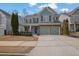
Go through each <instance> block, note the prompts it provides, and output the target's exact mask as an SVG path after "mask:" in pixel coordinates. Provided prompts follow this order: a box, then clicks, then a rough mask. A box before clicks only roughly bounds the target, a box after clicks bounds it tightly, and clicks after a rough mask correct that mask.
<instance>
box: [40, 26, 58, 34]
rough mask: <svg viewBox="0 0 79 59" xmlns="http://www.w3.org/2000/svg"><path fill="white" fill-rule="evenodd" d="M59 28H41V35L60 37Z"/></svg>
mask: <svg viewBox="0 0 79 59" xmlns="http://www.w3.org/2000/svg"><path fill="white" fill-rule="evenodd" d="M59 31H60V30H59V27H40V35H59Z"/></svg>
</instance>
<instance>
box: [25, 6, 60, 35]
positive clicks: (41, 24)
mask: <svg viewBox="0 0 79 59" xmlns="http://www.w3.org/2000/svg"><path fill="white" fill-rule="evenodd" d="M58 19H59V14H57V12H56V11H54V10H53V9H51V8H50V7H45V8H44V9H43V10H41V11H40V12H39V13H36V14H33V15H28V16H26V19H25V21H26V24H25V26H27V27H28V30H29V31H31V32H32V34H40V35H44V34H45V35H46V34H50V35H52V34H53V35H59V34H60V27H61V23H60V21H59V20H58Z"/></svg>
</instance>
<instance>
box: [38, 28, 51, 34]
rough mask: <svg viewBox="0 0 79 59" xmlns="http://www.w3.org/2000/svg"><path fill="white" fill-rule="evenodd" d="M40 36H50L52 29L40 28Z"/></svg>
mask: <svg viewBox="0 0 79 59" xmlns="http://www.w3.org/2000/svg"><path fill="white" fill-rule="evenodd" d="M40 34H41V35H49V34H50V28H49V27H40Z"/></svg>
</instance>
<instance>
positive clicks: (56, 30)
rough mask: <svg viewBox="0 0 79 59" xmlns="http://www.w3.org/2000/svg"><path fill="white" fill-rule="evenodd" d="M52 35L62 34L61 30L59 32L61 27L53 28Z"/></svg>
mask: <svg viewBox="0 0 79 59" xmlns="http://www.w3.org/2000/svg"><path fill="white" fill-rule="evenodd" d="M50 33H51V34H52V35H59V33H60V30H59V27H54V26H53V27H51V32H50Z"/></svg>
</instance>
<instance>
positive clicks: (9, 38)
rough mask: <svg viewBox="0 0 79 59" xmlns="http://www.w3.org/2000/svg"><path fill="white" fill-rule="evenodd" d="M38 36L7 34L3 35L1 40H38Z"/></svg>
mask: <svg viewBox="0 0 79 59" xmlns="http://www.w3.org/2000/svg"><path fill="white" fill-rule="evenodd" d="M37 40H38V38H37V37H33V36H11V35H6V36H1V37H0V41H37Z"/></svg>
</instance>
